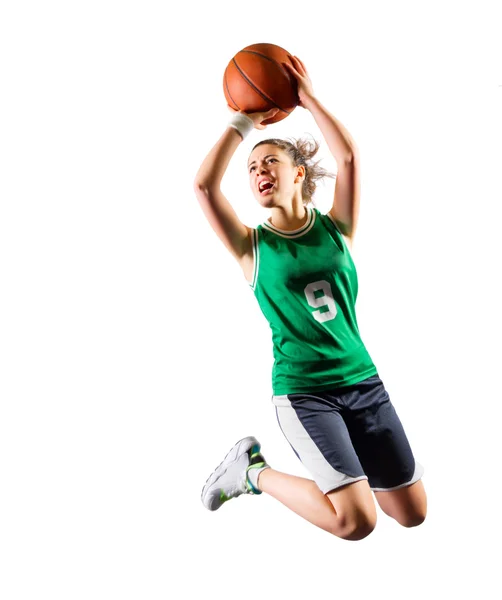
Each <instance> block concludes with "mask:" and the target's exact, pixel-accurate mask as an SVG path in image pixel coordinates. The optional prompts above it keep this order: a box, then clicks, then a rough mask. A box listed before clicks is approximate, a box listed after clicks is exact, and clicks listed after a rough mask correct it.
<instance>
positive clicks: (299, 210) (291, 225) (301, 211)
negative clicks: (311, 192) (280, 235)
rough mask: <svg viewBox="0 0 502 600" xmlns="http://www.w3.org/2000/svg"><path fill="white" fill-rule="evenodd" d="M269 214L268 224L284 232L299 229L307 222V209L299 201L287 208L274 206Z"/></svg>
mask: <svg viewBox="0 0 502 600" xmlns="http://www.w3.org/2000/svg"><path fill="white" fill-rule="evenodd" d="M271 212H272V214H271V217H270V219H269V221H270V223H272V225H273V226H274V227H277V228H278V229H283V230H285V231H294V230H295V229H299V228H300V227H301V226H302V225H303V224H304V223H306V221H307V209H306V207H305V206H304V205H303V202H302V201H301V199H300V200H299V201H296V202H293V203H292V204H291V205H289V206H275V207H274V208H272V210H271Z"/></svg>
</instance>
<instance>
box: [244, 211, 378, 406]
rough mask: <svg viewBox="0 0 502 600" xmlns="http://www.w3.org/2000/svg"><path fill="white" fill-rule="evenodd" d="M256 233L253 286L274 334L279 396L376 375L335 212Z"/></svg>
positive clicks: (263, 227) (275, 385)
mask: <svg viewBox="0 0 502 600" xmlns="http://www.w3.org/2000/svg"><path fill="white" fill-rule="evenodd" d="M307 213H308V218H307V222H306V223H305V225H303V226H302V227H301V228H300V229H297V230H296V231H284V230H281V229H278V228H277V227H274V226H273V225H272V224H271V223H269V222H266V223H264V224H263V225H259V226H258V227H257V229H255V230H254V231H253V251H254V273H253V280H252V282H251V283H250V285H251V288H252V289H253V291H254V293H255V296H256V299H257V300H258V303H259V305H260V308H261V310H262V312H263V314H264V315H265V317H266V319H267V320H268V322H269V324H270V327H271V329H272V341H273V346H274V359H275V360H274V367H273V372H272V387H273V392H274V395H276V396H278V395H283V394H294V393H299V392H309V391H315V390H318V391H320V390H327V389H330V388H336V387H340V386H347V385H351V384H354V383H358V382H359V381H362V380H363V379H366V378H368V377H371V376H372V375H376V374H377V370H376V367H375V365H374V364H373V362H372V360H371V358H370V356H369V354H368V352H367V350H366V348H365V346H364V344H363V342H362V341H361V338H360V335H359V329H358V326H357V321H356V314H355V302H356V297H357V287H358V284H357V274H356V268H355V266H354V263H353V261H352V257H351V255H350V252H349V250H348V247H347V245H346V244H345V241H344V239H343V236H342V235H341V233H340V231H339V230H338V228H337V226H336V225H335V223H334V221H333V219H332V218H331V216H330V215H322V214H321V213H320V212H319V211H318V210H317V209H311V208H308V209H307Z"/></svg>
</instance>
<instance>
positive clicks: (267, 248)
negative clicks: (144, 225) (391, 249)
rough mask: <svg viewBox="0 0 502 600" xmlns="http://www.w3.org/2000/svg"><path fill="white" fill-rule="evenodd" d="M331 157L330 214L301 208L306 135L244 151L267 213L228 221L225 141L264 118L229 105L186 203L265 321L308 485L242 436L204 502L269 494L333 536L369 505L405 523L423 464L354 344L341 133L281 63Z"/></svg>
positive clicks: (308, 161) (310, 170) (351, 195)
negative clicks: (202, 219) (249, 221)
mask: <svg viewBox="0 0 502 600" xmlns="http://www.w3.org/2000/svg"><path fill="white" fill-rule="evenodd" d="M286 68H288V70H289V71H290V73H291V75H292V76H294V77H295V78H296V80H297V82H298V95H299V99H300V106H302V107H303V108H305V109H307V110H309V111H310V112H311V114H312V116H313V117H314V119H315V121H316V123H317V125H318V126H319V128H320V130H321V131H322V133H323V136H324V138H325V140H326V142H327V144H328V146H329V148H330V150H331V152H332V153H333V155H334V157H335V159H336V162H337V166H338V172H337V176H336V184H335V198H334V203H333V206H332V208H331V210H330V211H329V212H328V214H326V215H323V214H321V213H320V212H319V211H318V210H317V209H314V208H311V207H310V206H308V204H309V202H310V200H311V197H312V194H313V192H314V190H315V181H316V180H317V179H319V178H321V177H323V176H326V175H329V174H328V173H327V172H326V171H324V170H323V169H320V168H319V166H318V164H317V163H313V162H312V158H313V156H314V155H315V153H316V151H317V149H318V145H317V144H314V145H309V143H308V142H304V141H299V142H295V143H290V142H287V141H284V140H277V139H269V140H264V141H262V142H260V143H258V144H257V145H256V146H255V147H254V148H253V150H252V152H251V155H250V157H249V161H248V172H249V180H250V184H251V189H252V191H253V194H254V196H255V198H256V199H257V200H258V202H259V203H260V204H261V206H264V207H267V208H269V209H270V212H271V217H270V218H269V219H268V221H267V222H265V223H264V224H263V225H260V226H258V227H257V228H256V229H252V228H250V227H247V226H245V225H244V224H243V223H241V222H240V221H239V219H238V217H237V215H236V213H235V212H234V210H233V209H232V207H231V205H230V203H229V202H228V201H227V199H226V198H225V197H224V196H223V194H222V193H221V190H220V183H221V180H222V178H223V175H224V173H225V171H226V169H227V166H228V164H229V161H230V159H231V157H232V155H233V154H234V152H235V150H236V148H237V147H238V145H239V144H240V143H241V142H242V141H243V139H244V138H245V137H246V135H247V134H248V133H249V132H250V130H252V129H253V127H254V128H257V129H264V128H265V125H264V124H263V122H264V121H266V120H267V119H269V118H271V117H272V116H273V115H274V114H276V112H277V109H274V110H271V111H268V112H266V113H253V114H249V115H246V114H244V113H236V114H235V115H234V117H233V118H232V120H231V121H230V123H229V126H228V127H227V129H226V130H225V132H224V133H223V135H222V136H221V138H220V139H219V141H218V142H217V144H216V145H215V146H214V148H213V149H212V150H211V152H210V153H209V154H208V156H207V157H206V158H205V160H204V161H203V163H202V165H201V167H200V169H199V171H198V173H197V176H196V179H195V192H196V195H197V199H198V201H199V203H200V205H201V207H202V209H203V211H204V213H205V215H206V217H207V219H208V221H209V223H210V225H211V226H212V227H213V229H214V231H215V232H216V234H217V235H218V236H219V237H220V239H221V240H222V242H223V243H224V244H225V246H226V247H227V248H228V250H229V251H230V252H231V253H232V254H233V256H234V257H235V258H236V260H237V261H238V262H239V264H240V266H241V268H242V270H243V273H244V276H245V277H246V279H247V281H248V282H249V284H250V286H251V288H252V289H253V291H254V293H255V296H256V298H257V300H258V302H259V305H260V308H261V310H262V312H263V313H264V315H265V317H266V318H267V320H268V321H269V323H270V326H271V329H272V339H273V345H274V358H275V362H274V369H273V377H272V380H273V392H274V395H273V402H274V404H275V406H276V411H277V418H278V421H279V424H280V427H281V429H282V431H283V434H284V436H285V437H286V438H287V440H288V442H289V443H290V445H291V446H292V448H293V450H294V451H295V453H296V454H297V456H298V458H299V459H300V460H301V461H302V462H303V464H304V466H305V467H306V468H307V470H308V471H309V472H310V474H311V475H312V478H313V481H312V480H309V479H304V478H301V477H296V476H293V475H288V474H285V473H281V472H279V471H276V470H275V469H273V468H271V467H270V466H269V465H268V464H267V463H266V461H265V459H264V457H263V455H262V454H261V452H260V451H261V448H260V444H259V443H258V441H257V440H256V439H255V438H254V437H248V438H244V439H243V440H240V441H239V442H237V444H235V446H234V447H233V448H232V449H231V451H230V452H229V453H228V454H227V456H226V457H225V459H224V461H223V462H222V463H221V465H220V466H219V467H218V468H217V469H216V471H215V472H214V473H213V474H212V475H211V476H210V477H209V479H208V480H207V482H206V485H205V486H204V488H203V490H202V502H203V504H204V506H206V508H208V509H209V510H216V509H218V508H219V507H220V506H221V505H222V504H223V503H224V502H226V501H227V500H229V499H231V498H235V497H237V496H239V495H241V494H245V493H248V494H261V493H262V492H265V493H266V494H270V495H271V496H273V497H274V498H276V499H277V500H279V501H280V502H282V503H283V504H284V505H285V506H287V507H288V508H290V509H291V510H293V511H294V512H296V513H297V514H298V515H300V516H302V517H303V518H305V519H307V520H308V521H310V522H311V523H313V524H314V525H317V526H318V527H321V528H322V529H324V530H326V531H328V532H330V533H333V534H334V535H336V536H338V537H341V538H343V539H347V540H360V539H362V538H364V537H366V536H367V535H368V534H369V533H371V531H373V529H374V527H375V524H376V509H375V504H374V500H373V495H372V492H373V493H374V496H375V498H376V499H377V501H378V503H379V505H380V507H381V508H382V510H383V511H384V512H385V513H386V514H387V515H389V516H391V517H393V518H394V519H396V521H398V523H400V524H401V525H403V526H405V527H413V526H415V525H419V524H420V523H422V522H423V520H424V519H425V515H426V506H427V501H426V495H425V491H424V487H423V484H422V481H421V477H422V473H423V469H422V467H421V466H420V465H419V464H418V463H416V462H415V460H414V457H413V454H412V451H411V448H410V445H409V443H408V440H407V438H406V435H405V432H404V430H403V427H402V425H401V422H400V421H399V418H398V416H397V414H396V412H395V410H394V408H393V406H392V403H391V401H390V399H389V396H388V394H387V392H386V391H385V388H384V385H383V383H382V381H381V380H380V379H379V377H378V374H377V370H376V368H375V365H374V364H373V362H372V360H371V358H370V356H369V354H368V352H367V351H366V348H365V347H364V344H363V342H362V341H361V338H360V335H359V330H358V326H357V321H356V315H355V309H354V305H355V301H356V296H357V275H356V270H355V267H354V263H353V262H352V258H351V254H350V250H349V248H350V247H351V244H352V240H353V239H354V234H355V230H356V224H357V216H358V210H359V159H358V153H357V148H356V146H355V144H354V141H353V140H352V138H351V136H350V135H349V133H348V132H347V131H346V129H345V128H344V127H343V126H342V125H341V123H340V122H339V121H338V120H337V119H335V118H334V117H333V116H332V115H331V114H330V113H329V112H328V111H327V110H326V108H325V107H324V106H323V105H322V104H321V103H320V102H319V100H318V99H317V98H316V97H315V95H314V92H313V89H312V83H311V80H310V77H309V75H308V73H307V70H306V68H305V66H304V64H303V63H302V62H301V61H300V59H298V58H297V57H294V58H293V59H292V65H286Z"/></svg>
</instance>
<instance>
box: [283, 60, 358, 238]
mask: <svg viewBox="0 0 502 600" xmlns="http://www.w3.org/2000/svg"><path fill="white" fill-rule="evenodd" d="M292 62H293V64H294V66H291V65H288V64H287V63H285V66H286V67H287V68H288V70H289V71H290V72H291V74H292V75H294V76H295V77H296V80H297V82H298V96H299V98H300V105H301V106H303V108H306V109H307V110H309V111H310V112H311V113H312V116H313V117H314V119H315V122H316V123H317V125H318V127H319V129H320V130H321V132H322V134H323V136H324V139H325V140H326V143H327V144H328V147H329V149H330V151H331V153H332V154H333V156H334V158H335V160H336V164H337V167H338V172H337V176H336V184H335V197H334V200H333V206H332V207H331V209H330V211H329V213H330V215H331V216H332V217H333V219H334V220H335V222H336V223H337V225H338V226H339V228H340V230H341V231H342V233H343V234H344V235H345V236H346V237H347V238H348V239H349V240H350V241H352V239H353V237H354V234H355V230H356V226H357V219H358V215H359V198H360V176H359V171H360V169H359V156H358V151H357V147H356V144H355V142H354V140H353V139H352V137H351V135H350V134H349V132H348V131H347V130H346V129H345V127H344V126H343V125H342V124H341V123H340V121H338V120H337V119H336V118H335V117H334V116H333V115H332V114H331V113H330V112H329V111H328V110H327V109H326V108H325V107H324V106H323V105H322V104H321V103H320V102H319V100H318V99H317V98H316V97H315V95H314V92H313V89H312V82H311V81H310V77H309V75H308V73H307V69H306V68H305V65H304V64H303V63H302V62H301V60H300V59H299V58H297V57H293V58H292Z"/></svg>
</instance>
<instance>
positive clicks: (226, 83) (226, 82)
mask: <svg viewBox="0 0 502 600" xmlns="http://www.w3.org/2000/svg"><path fill="white" fill-rule="evenodd" d="M225 87H226V88H227V94H228V95H229V96H230V100H232V102H233V103H234V106H237V110H240V108H239V105H238V104H237V102H236V101H235V100H234V99H233V98H232V94H231V93H230V90H229V89H228V81H227V74H226V73H225Z"/></svg>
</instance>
